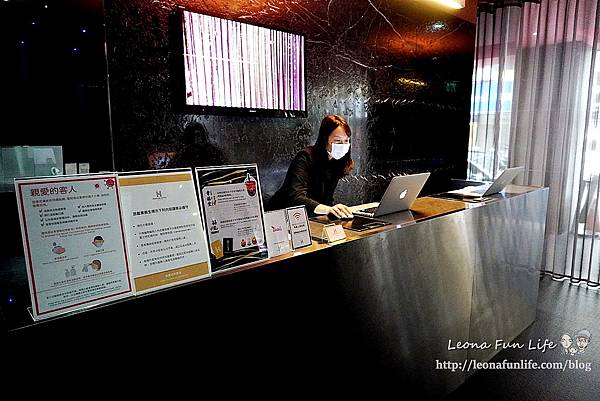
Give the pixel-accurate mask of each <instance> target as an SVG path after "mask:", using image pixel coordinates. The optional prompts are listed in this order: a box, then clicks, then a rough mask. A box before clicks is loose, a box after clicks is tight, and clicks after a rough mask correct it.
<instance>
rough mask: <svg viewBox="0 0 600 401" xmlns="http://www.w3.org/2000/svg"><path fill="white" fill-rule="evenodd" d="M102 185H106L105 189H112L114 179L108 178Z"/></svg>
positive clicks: (114, 182)
mask: <svg viewBox="0 0 600 401" xmlns="http://www.w3.org/2000/svg"><path fill="white" fill-rule="evenodd" d="M104 183H105V184H106V188H113V187H114V186H115V184H116V183H117V181H116V180H115V179H114V178H108V179H106V180H104Z"/></svg>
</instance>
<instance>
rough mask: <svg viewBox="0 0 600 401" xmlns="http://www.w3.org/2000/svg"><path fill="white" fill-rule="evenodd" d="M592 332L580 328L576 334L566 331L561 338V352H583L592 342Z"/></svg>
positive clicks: (567, 353)
mask: <svg viewBox="0 0 600 401" xmlns="http://www.w3.org/2000/svg"><path fill="white" fill-rule="evenodd" d="M591 339H592V334H591V333H590V332H589V330H585V329H583V330H579V331H578V332H577V333H575V334H574V335H571V334H570V333H565V334H563V335H562V337H561V338H560V345H562V350H561V352H562V353H563V354H565V355H576V354H583V353H585V350H586V349H587V347H588V345H589V344H590V340H591Z"/></svg>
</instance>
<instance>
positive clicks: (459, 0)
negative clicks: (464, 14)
mask: <svg viewBox="0 0 600 401" xmlns="http://www.w3.org/2000/svg"><path fill="white" fill-rule="evenodd" d="M433 1H434V2H436V3H439V4H441V5H444V6H446V7H449V8H453V9H455V10H458V9H461V8H465V0H433Z"/></svg>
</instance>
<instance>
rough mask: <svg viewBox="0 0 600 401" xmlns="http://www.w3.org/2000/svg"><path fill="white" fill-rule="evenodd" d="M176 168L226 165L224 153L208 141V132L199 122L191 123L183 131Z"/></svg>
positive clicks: (176, 158)
mask: <svg viewBox="0 0 600 401" xmlns="http://www.w3.org/2000/svg"><path fill="white" fill-rule="evenodd" d="M174 162H175V163H174V167H201V166H219V165H222V164H223V163H225V157H224V155H223V152H222V151H221V150H220V149H219V148H217V147H216V146H215V145H213V144H211V143H210V141H209V140H208V132H207V131H206V128H204V125H202V124H201V123H198V122H192V123H189V124H188V125H187V126H186V127H185V129H184V130H183V137H182V141H181V150H180V151H179V152H178V154H177V156H176V157H175V160H174Z"/></svg>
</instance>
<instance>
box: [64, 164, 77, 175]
mask: <svg viewBox="0 0 600 401" xmlns="http://www.w3.org/2000/svg"><path fill="white" fill-rule="evenodd" d="M65 174H66V175H71V174H77V163H65Z"/></svg>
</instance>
